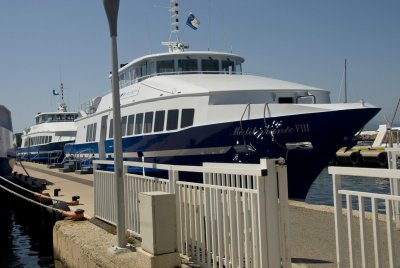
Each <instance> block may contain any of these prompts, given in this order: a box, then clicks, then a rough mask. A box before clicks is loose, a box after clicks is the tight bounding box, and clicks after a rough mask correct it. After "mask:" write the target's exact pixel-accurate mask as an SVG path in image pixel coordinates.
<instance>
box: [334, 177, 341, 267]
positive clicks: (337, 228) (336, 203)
mask: <svg viewBox="0 0 400 268" xmlns="http://www.w3.org/2000/svg"><path fill="white" fill-rule="evenodd" d="M332 178H333V203H334V206H335V231H336V259H337V267H339V268H340V267H344V266H343V265H344V264H343V258H344V247H343V246H344V238H343V236H344V234H343V214H342V195H341V194H339V189H340V188H341V183H342V177H341V175H338V174H332Z"/></svg>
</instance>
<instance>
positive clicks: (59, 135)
mask: <svg viewBox="0 0 400 268" xmlns="http://www.w3.org/2000/svg"><path fill="white" fill-rule="evenodd" d="M53 94H54V95H60V102H59V104H58V109H57V111H56V112H42V113H38V114H37V115H36V116H35V123H36V124H35V125H33V126H31V127H29V128H27V129H25V130H24V131H23V133H22V141H21V147H20V148H18V149H17V156H18V158H19V159H21V160H26V161H32V162H38V163H48V164H52V163H60V162H62V160H63V157H64V145H65V144H67V143H70V142H73V141H75V136H76V129H77V127H76V125H75V122H74V120H75V119H77V118H78V116H79V113H78V112H68V111H67V105H66V103H65V101H64V87H63V84H62V83H61V85H60V92H56V91H53Z"/></svg>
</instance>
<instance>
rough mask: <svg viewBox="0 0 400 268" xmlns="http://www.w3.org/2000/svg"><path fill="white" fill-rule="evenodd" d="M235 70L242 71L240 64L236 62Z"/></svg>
mask: <svg viewBox="0 0 400 268" xmlns="http://www.w3.org/2000/svg"><path fill="white" fill-rule="evenodd" d="M235 66H236V67H235V72H237V73H241V72H242V64H240V63H238V64H236V65H235Z"/></svg>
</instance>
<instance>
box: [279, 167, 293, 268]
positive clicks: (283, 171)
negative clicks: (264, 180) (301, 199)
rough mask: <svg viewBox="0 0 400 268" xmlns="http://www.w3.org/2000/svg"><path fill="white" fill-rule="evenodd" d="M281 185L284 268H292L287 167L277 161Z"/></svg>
mask: <svg viewBox="0 0 400 268" xmlns="http://www.w3.org/2000/svg"><path fill="white" fill-rule="evenodd" d="M277 171H278V185H279V187H278V188H279V215H280V217H279V219H280V222H279V227H280V228H281V231H280V240H281V254H282V268H286V267H291V259H290V246H289V201H288V199H289V197H288V196H289V195H288V185H287V166H286V164H285V160H284V159H278V161H277Z"/></svg>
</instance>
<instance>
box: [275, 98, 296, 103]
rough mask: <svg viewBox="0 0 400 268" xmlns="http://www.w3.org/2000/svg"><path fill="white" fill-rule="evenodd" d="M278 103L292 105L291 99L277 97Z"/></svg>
mask: <svg viewBox="0 0 400 268" xmlns="http://www.w3.org/2000/svg"><path fill="white" fill-rule="evenodd" d="M278 103H293V98H292V97H279V98H278Z"/></svg>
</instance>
